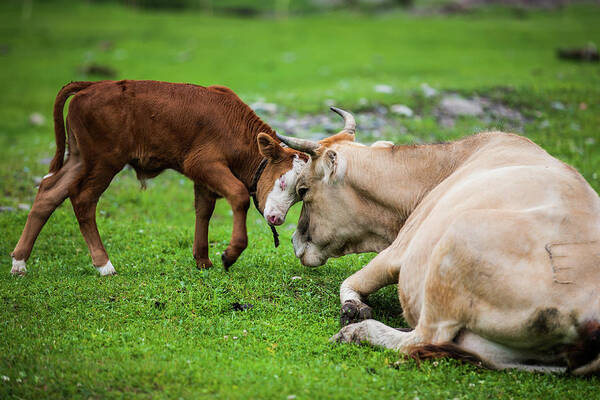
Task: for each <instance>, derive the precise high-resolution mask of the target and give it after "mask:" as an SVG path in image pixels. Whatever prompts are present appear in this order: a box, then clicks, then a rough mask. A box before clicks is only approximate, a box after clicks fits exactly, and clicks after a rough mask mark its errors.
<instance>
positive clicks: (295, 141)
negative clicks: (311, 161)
mask: <svg viewBox="0 0 600 400" xmlns="http://www.w3.org/2000/svg"><path fill="white" fill-rule="evenodd" d="M275 135H277V137H278V138H279V140H281V141H282V142H283V143H285V144H287V145H288V146H290V147H291V148H292V149H295V150H298V151H301V152H303V153H308V154H310V155H311V156H314V155H316V154H317V149H318V148H319V147H321V145H320V144H319V143H317V142H313V141H312V140H306V139H300V138H293V137H289V136H283V135H280V134H279V133H276V134H275Z"/></svg>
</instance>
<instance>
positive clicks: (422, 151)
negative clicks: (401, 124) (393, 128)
mask: <svg viewBox="0 0 600 400" xmlns="http://www.w3.org/2000/svg"><path fill="white" fill-rule="evenodd" d="M477 146H478V143H477V141H473V140H463V141H458V142H453V143H444V144H431V145H417V146H393V147H388V148H384V147H379V148H378V147H359V146H355V145H353V146H348V150H350V151H349V152H348V153H347V155H348V168H347V172H346V178H345V179H346V182H347V183H348V184H350V185H351V186H352V187H353V188H354V189H355V190H356V191H357V192H359V193H360V194H361V197H363V198H364V199H365V200H368V201H370V202H372V203H373V205H374V206H375V205H376V206H377V208H378V209H380V210H381V209H384V210H386V211H388V214H389V215H393V216H394V218H395V219H396V221H395V224H392V225H391V226H393V228H391V229H392V230H394V229H395V230H396V231H395V232H390V237H395V236H396V235H397V233H398V227H401V226H402V225H403V224H404V222H405V221H406V219H407V218H408V216H409V215H410V214H411V213H412V212H413V211H414V210H415V208H416V207H417V206H418V205H419V203H420V202H421V201H422V200H423V198H424V197H425V196H426V195H427V194H428V193H429V192H430V191H431V190H432V189H433V188H435V187H436V186H437V185H438V184H439V183H440V182H442V181H443V180H444V179H446V178H447V177H448V176H449V175H450V174H452V173H453V172H454V171H455V170H456V169H457V168H458V167H459V166H460V165H461V164H462V163H463V162H464V160H466V159H467V158H468V157H469V155H471V154H472V153H473V151H474V150H475V149H476V148H477ZM377 208H373V209H377ZM389 215H388V216H389Z"/></svg>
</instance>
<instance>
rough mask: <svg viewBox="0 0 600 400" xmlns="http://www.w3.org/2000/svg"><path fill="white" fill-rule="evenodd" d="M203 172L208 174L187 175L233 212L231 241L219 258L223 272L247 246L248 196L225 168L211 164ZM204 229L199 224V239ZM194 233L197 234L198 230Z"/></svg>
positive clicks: (244, 189)
mask: <svg viewBox="0 0 600 400" xmlns="http://www.w3.org/2000/svg"><path fill="white" fill-rule="evenodd" d="M205 171H209V172H207V173H206V174H189V175H191V178H192V180H193V181H194V182H203V183H204V185H205V186H206V187H207V188H208V189H209V190H210V191H212V192H214V193H217V194H219V195H220V196H223V197H224V198H225V199H226V200H227V202H228V203H229V205H230V206H231V209H232V211H233V232H232V233H231V241H230V242H229V246H227V249H226V250H225V251H224V252H223V255H222V256H221V260H222V261H223V267H225V270H228V269H229V267H230V266H231V265H233V263H235V261H236V260H237V259H238V257H239V256H240V255H241V254H242V252H243V251H244V250H245V249H246V246H247V245H248V234H247V233H246V214H247V212H248V208H249V207H250V195H249V193H248V189H246V186H245V185H244V184H243V183H242V182H241V181H239V180H238V179H237V178H236V177H235V176H234V175H233V173H232V172H231V171H230V170H229V168H227V166H225V165H223V164H218V163H213V164H210V165H207V166H206V168H205ZM204 211H206V210H204ZM197 228H198V225H197ZM204 229H205V227H204V224H203V223H202V224H200V230H201V234H200V237H201V238H202V237H203V231H204ZM206 230H207V234H208V226H206ZM196 232H198V230H197V231H196ZM207 240H208V239H207ZM200 243H201V242H199V244H200ZM207 252H208V247H207ZM207 258H208V255H207Z"/></svg>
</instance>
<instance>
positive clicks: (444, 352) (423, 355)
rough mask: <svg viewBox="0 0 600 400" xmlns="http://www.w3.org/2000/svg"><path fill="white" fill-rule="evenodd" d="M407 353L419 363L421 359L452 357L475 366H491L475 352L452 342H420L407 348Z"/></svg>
mask: <svg viewBox="0 0 600 400" xmlns="http://www.w3.org/2000/svg"><path fill="white" fill-rule="evenodd" d="M407 354H408V356H409V357H410V358H412V359H413V360H415V361H416V362H417V364H420V362H421V361H422V360H434V359H437V358H453V359H455V360H459V361H462V362H465V363H467V364H472V365H475V366H477V367H484V368H491V367H490V366H488V365H486V363H485V361H483V360H482V359H481V358H480V357H478V356H477V355H476V354H473V353H470V352H468V351H465V350H464V349H461V348H460V347H459V346H457V345H455V344H453V343H443V344H421V345H417V346H414V347H412V348H409V349H408V351H407Z"/></svg>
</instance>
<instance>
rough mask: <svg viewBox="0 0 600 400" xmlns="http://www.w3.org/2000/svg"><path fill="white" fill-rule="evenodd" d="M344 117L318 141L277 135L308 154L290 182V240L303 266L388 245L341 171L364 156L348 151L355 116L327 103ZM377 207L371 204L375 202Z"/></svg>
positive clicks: (352, 146)
mask: <svg viewBox="0 0 600 400" xmlns="http://www.w3.org/2000/svg"><path fill="white" fill-rule="evenodd" d="M332 110H333V111H335V112H337V113H338V114H340V115H341V116H342V117H344V120H345V122H346V124H345V127H344V129H343V130H342V131H341V132H339V133H337V134H335V135H333V136H331V137H328V138H326V139H323V140H321V141H319V142H312V141H308V140H302V139H297V138H289V137H284V136H279V135H278V136H279V138H280V139H281V140H282V141H283V142H285V143H286V144H287V145H288V146H290V147H292V148H294V149H296V150H299V151H302V152H305V153H307V154H309V155H310V157H311V160H310V162H309V163H308V165H307V167H306V168H304V169H303V170H302V173H301V174H300V175H299V176H298V179H297V182H296V194H297V196H298V198H300V199H302V201H303V205H302V212H301V214H300V220H299V221H298V227H297V228H296V232H294V235H293V238H292V242H293V244H294V251H295V253H296V257H298V258H299V259H300V261H301V262H302V264H304V265H307V266H314V267H316V266H319V265H323V264H324V263H325V262H326V261H327V259H328V258H330V257H339V256H342V255H344V254H350V253H361V252H366V251H376V250H381V249H383V248H385V247H387V246H388V245H389V238H387V237H386V238H382V236H381V234H380V232H379V230H378V229H377V227H376V226H374V225H377V222H376V221H374V220H373V217H372V215H373V214H372V213H373V211H375V212H377V210H372V209H369V210H368V212H366V211H367V210H365V202H364V197H363V195H364V194H363V193H361V192H360V190H357V189H356V188H355V187H353V185H352V184H351V182H349V181H348V179H347V175H348V172H349V169H355V168H360V163H361V162H364V161H361V160H359V159H357V158H356V157H354V153H355V150H357V148H358V147H363V148H364V147H365V146H363V145H361V144H358V143H355V142H354V133H355V126H356V124H355V122H354V118H353V117H352V115H351V114H349V113H347V112H345V111H343V110H339V109H336V108H333V107H332ZM375 207H377V206H375Z"/></svg>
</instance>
